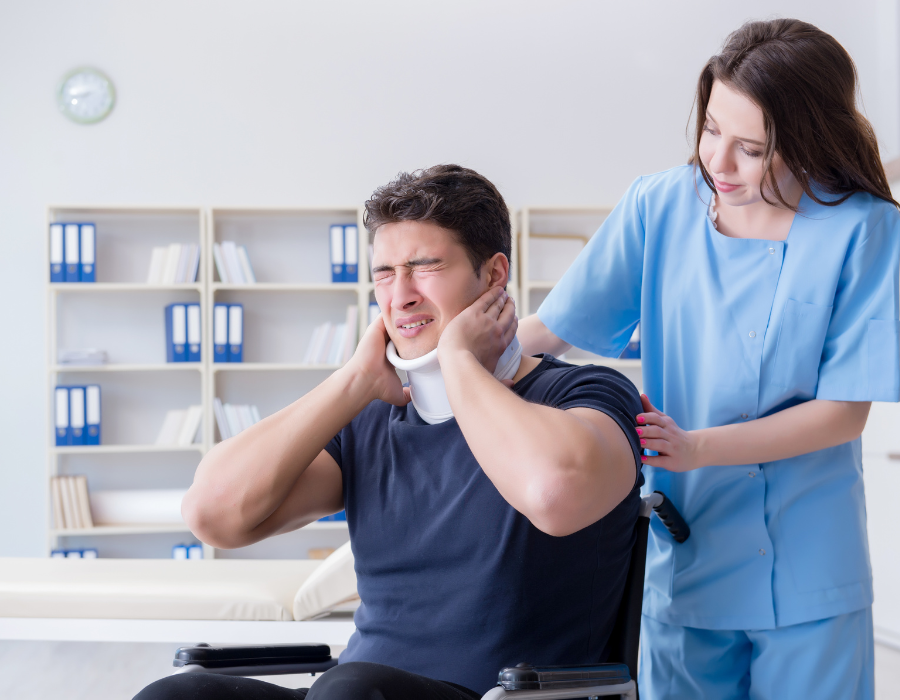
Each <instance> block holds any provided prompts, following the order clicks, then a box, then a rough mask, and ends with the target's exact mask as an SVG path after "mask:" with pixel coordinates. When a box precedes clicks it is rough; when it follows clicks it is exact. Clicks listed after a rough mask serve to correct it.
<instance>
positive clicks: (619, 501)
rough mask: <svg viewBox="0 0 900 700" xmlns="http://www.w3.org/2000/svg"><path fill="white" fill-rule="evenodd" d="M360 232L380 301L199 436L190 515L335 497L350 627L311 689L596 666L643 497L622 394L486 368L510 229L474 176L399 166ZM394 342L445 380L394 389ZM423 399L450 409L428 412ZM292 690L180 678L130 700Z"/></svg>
mask: <svg viewBox="0 0 900 700" xmlns="http://www.w3.org/2000/svg"><path fill="white" fill-rule="evenodd" d="M366 226H367V228H368V229H369V231H370V233H371V234H372V235H373V236H374V258H373V260H372V272H373V280H374V292H375V296H376V299H377V301H378V303H379V306H380V308H381V310H382V315H381V316H380V317H379V318H378V319H376V320H375V321H374V322H373V323H372V324H371V325H370V326H369V328H368V330H367V331H366V332H365V334H364V335H363V337H362V339H361V340H360V343H359V346H358V347H357V350H356V353H355V354H354V356H353V358H352V359H351V360H350V362H348V363H347V364H346V365H345V366H344V367H342V368H341V369H340V370H338V371H336V372H335V373H334V374H332V375H331V376H330V377H329V378H328V379H326V380H325V381H324V382H323V383H322V384H321V385H319V386H318V387H316V388H315V389H314V390H313V391H311V392H310V393H309V394H307V395H306V396H303V397H302V398H300V399H298V400H297V401H296V402H294V403H293V404H291V405H290V406H288V407H287V408H285V409H283V410H282V411H279V412H278V413H276V414H274V415H272V416H270V417H268V418H266V419H265V420H263V421H261V422H260V423H258V424H257V425H255V426H253V427H252V428H249V429H247V430H245V431H244V432H242V433H241V434H240V435H237V436H236V437H234V438H231V439H229V440H227V441H225V442H223V443H221V444H220V445H218V446H216V448H214V449H213V450H212V451H210V453H209V454H208V455H207V456H206V457H205V458H204V459H203V462H202V463H201V464H200V466H199V467H198V469H197V474H196V476H195V480H194V484H193V485H192V487H191V489H190V491H189V492H188V495H187V496H186V498H185V501H184V504H183V508H182V509H183V512H184V516H185V519H186V521H187V522H188V524H189V525H190V526H191V529H192V531H193V532H194V533H195V534H196V535H198V536H199V537H200V538H201V539H202V540H203V541H205V542H208V543H210V544H212V545H214V546H216V547H223V548H229V547H240V546H245V545H247V544H250V543H251V542H255V541H258V540H261V539H263V538H265V537H269V536H272V535H275V534H279V533H282V532H287V531H290V530H293V529H296V528H298V527H302V526H304V525H306V524H308V523H310V522H313V521H314V520H316V519H318V518H320V517H322V516H323V515H327V514H329V513H334V512H337V511H339V510H341V509H342V508H345V509H346V511H347V521H348V524H349V528H350V540H351V543H352V549H353V554H354V558H355V566H356V573H357V581H358V590H359V595H360V598H361V605H360V608H359V610H358V611H357V613H356V617H355V622H356V627H357V631H356V632H355V633H354V635H353V636H352V638H351V640H350V643H349V646H348V647H347V650H346V651H345V652H344V653H343V654H342V655H341V657H340V665H339V666H338V667H336V668H334V669H332V670H330V671H328V672H327V673H325V674H324V675H323V676H322V678H321V679H320V680H319V681H318V682H317V683H316V684H315V685H314V686H313V687H312V689H310V690H309V691H308V693H309V695H308V700H344V699H346V700H355V699H356V698H368V697H380V698H385V699H386V700H406V698H416V700H430V699H432V698H433V699H435V700H467V699H471V698H477V697H480V696H481V695H482V694H483V693H484V692H486V691H487V690H489V689H490V687H491V686H492V685H494V684H495V683H496V680H497V673H498V672H499V671H500V669H501V668H502V667H504V666H511V665H515V664H516V663H519V662H521V661H529V662H532V663H539V664H576V663H590V662H596V661H601V660H603V659H604V658H605V654H606V644H607V640H608V637H609V633H610V631H611V629H612V626H613V622H614V619H615V614H616V610H617V608H618V606H619V602H620V599H621V596H622V591H623V587H624V581H625V575H626V572H627V569H628V564H629V557H630V552H631V547H632V544H633V541H634V539H633V538H634V524H635V521H636V518H637V511H638V503H639V498H640V497H639V492H638V488H639V486H640V484H641V482H642V477H641V474H640V464H641V460H640V445H639V439H638V436H637V434H636V431H635V422H634V419H635V416H636V415H637V414H638V413H640V412H641V410H642V408H641V401H640V396H639V394H638V392H637V390H636V389H635V387H634V385H633V384H632V383H631V382H629V381H628V380H627V379H626V378H625V377H623V376H622V375H621V374H619V373H617V372H615V371H613V370H610V369H608V368H604V367H595V366H581V367H576V366H572V365H569V364H566V363H564V362H560V361H559V360H556V359H554V358H553V357H552V356H549V355H545V356H541V357H526V356H523V357H522V358H521V361H520V363H519V364H518V368H517V369H516V367H515V364H513V365H512V369H511V370H510V375H509V376H506V375H497V372H499V369H498V360H499V359H500V358H501V355H502V356H503V357H504V358H505V357H507V355H504V351H506V350H507V348H508V347H514V346H515V344H514V337H515V332H516V327H517V321H516V317H515V307H514V303H513V301H512V299H511V298H509V297H508V295H507V294H506V292H505V291H504V289H505V287H506V284H507V281H508V277H509V257H510V252H511V251H510V245H511V240H510V222H509V214H508V209H507V208H506V205H505V203H504V202H503V199H502V197H501V196H500V194H499V192H497V190H496V188H495V187H494V186H493V185H492V184H491V183H490V182H488V181H487V180H486V179H485V178H483V177H482V176H480V175H478V174H477V173H475V172H473V171H471V170H467V169H465V168H461V167H459V166H436V167H434V168H429V169H428V170H425V171H418V172H416V173H412V174H405V173H404V174H401V175H400V176H399V177H398V179H397V180H395V181H394V182H392V183H390V184H389V185H386V186H384V187H382V188H379V189H378V190H376V192H375V193H374V195H373V196H372V198H371V199H370V200H369V201H368V202H367V203H366ZM389 343H393V349H394V350H395V351H396V356H398V357H399V358H401V359H402V360H403V361H410V360H422V361H423V362H425V361H429V362H431V361H432V359H433V365H434V366H435V367H437V370H436V371H437V372H438V373H439V376H440V377H441V379H442V381H440V382H437V383H434V382H433V381H432V382H431V383H430V384H428V385H427V386H426V385H424V384H415V383H413V391H412V402H410V398H411V397H410V389H409V388H405V387H404V386H403V385H402V384H401V382H400V379H399V377H398V375H397V373H396V371H395V369H394V367H393V366H392V365H391V364H390V363H389V362H388V361H387V359H386V351H387V349H388V345H389ZM429 358H432V359H429ZM395 364H396V363H395ZM412 376H413V375H412V374H411V375H410V377H412ZM498 376H500V378H499V379H498ZM432 379H433V376H432ZM416 392H431V395H429V396H426V395H425V394H424V393H419V394H417V393H416ZM437 394H439V396H438V395H437ZM426 399H427V400H426ZM432 399H434V400H437V399H442V400H443V401H444V402H445V404H446V405H449V407H450V409H451V413H450V414H448V415H447V416H442V417H440V418H435V417H434V416H433V415H432V413H431V412H430V411H428V410H425V409H424V408H423V406H426V405H434V404H435V402H434V401H432ZM429 402H430V403H429ZM417 407H418V409H417ZM306 693H307V691H306V690H305V689H300V690H286V689H284V688H280V687H277V686H273V685H270V684H265V683H262V682H259V681H254V680H249V679H234V678H227V679H226V678H223V677H219V676H214V675H207V674H197V675H196V676H192V675H191V674H185V675H183V676H174V677H171V678H168V679H163V680H162V681H158V682H157V683H154V684H153V685H151V686H149V687H148V688H146V689H145V690H144V691H142V692H141V694H140V695H139V696H138V697H139V698H140V699H141V700H158V699H161V698H168V699H169V700H174V699H176V698H188V697H190V698H195V699H198V700H199V699H201V698H203V699H205V698H216V699H217V700H219V699H222V698H225V699H226V700H227V699H228V698H235V699H237V698H243V699H245V700H252V699H255V698H259V699H263V698H271V699H276V698H302V697H305V696H306Z"/></svg>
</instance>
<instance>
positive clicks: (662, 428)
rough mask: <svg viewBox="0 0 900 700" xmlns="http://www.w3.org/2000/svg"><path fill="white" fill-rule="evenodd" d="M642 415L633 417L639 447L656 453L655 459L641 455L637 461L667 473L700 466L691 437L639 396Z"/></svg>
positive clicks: (693, 439)
mask: <svg viewBox="0 0 900 700" xmlns="http://www.w3.org/2000/svg"><path fill="white" fill-rule="evenodd" d="M641 404H643V407H644V413H640V414H638V416H637V422H638V427H637V434H638V436H639V437H640V441H641V448H646V449H648V450H653V451H655V452H658V453H659V456H658V457H646V456H642V457H641V461H642V462H643V463H644V464H649V465H650V466H651V467H662V468H663V469H667V470H669V471H670V472H689V471H691V470H692V469H698V468H700V467H702V466H704V465H703V464H702V462H701V460H700V454H699V452H700V450H699V446H698V445H697V441H696V439H695V438H694V436H693V434H692V433H691V432H690V431H688V430H682V429H681V428H679V427H678V424H677V423H675V421H674V420H672V419H671V418H670V417H669V416H667V415H666V414H665V413H663V412H662V411H660V410H659V409H658V408H656V407H655V406H654V405H653V404H652V403H650V399H649V398H647V395H646V394H641Z"/></svg>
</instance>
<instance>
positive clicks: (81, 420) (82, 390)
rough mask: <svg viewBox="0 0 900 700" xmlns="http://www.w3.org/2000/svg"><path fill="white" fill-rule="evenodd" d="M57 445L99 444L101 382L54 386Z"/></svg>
mask: <svg viewBox="0 0 900 700" xmlns="http://www.w3.org/2000/svg"><path fill="white" fill-rule="evenodd" d="M54 404H55V405H54V414H55V415H54V419H55V423H56V426H55V432H56V446H57V447H65V446H69V445H99V444H100V386H99V385H97V384H88V385H87V386H57V387H56V389H55V391H54Z"/></svg>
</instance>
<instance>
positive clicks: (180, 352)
mask: <svg viewBox="0 0 900 700" xmlns="http://www.w3.org/2000/svg"><path fill="white" fill-rule="evenodd" d="M165 318H166V362H187V305H186V304H169V305H168V306H167V307H166V308H165Z"/></svg>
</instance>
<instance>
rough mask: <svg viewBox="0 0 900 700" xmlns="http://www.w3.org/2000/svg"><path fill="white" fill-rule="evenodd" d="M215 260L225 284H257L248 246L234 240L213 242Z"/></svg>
mask: <svg viewBox="0 0 900 700" xmlns="http://www.w3.org/2000/svg"><path fill="white" fill-rule="evenodd" d="M213 260H215V263H216V271H217V272H218V273H219V280H221V282H222V283H223V284H256V275H255V274H253V267H252V266H251V265H250V256H249V255H247V247H246V246H242V245H236V244H235V243H234V241H222V242H221V243H213Z"/></svg>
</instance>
